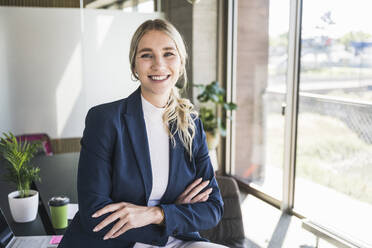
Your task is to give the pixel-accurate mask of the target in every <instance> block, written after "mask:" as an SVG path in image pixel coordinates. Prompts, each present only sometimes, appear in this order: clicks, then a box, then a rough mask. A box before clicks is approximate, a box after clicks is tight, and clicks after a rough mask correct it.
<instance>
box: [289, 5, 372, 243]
mask: <svg viewBox="0 0 372 248" xmlns="http://www.w3.org/2000/svg"><path fill="white" fill-rule="evenodd" d="M371 8H372V3H370V2H368V1H362V0H355V1H347V0H339V1H337V4H335V2H334V1H331V0H322V1H314V0H312V1H309V0H305V1H303V16H302V18H303V19H302V37H301V70H300V92H299V113H298V133H297V161H296V188H295V198H294V199H295V208H296V209H298V211H299V212H302V213H304V215H305V216H307V217H309V218H311V219H313V220H316V221H317V222H319V223H322V224H325V225H328V226H329V227H332V228H334V229H336V230H338V231H340V232H343V233H347V234H348V235H350V236H352V237H354V238H356V239H359V240H362V241H365V242H368V243H369V245H372V237H371V235H370V230H371V229H372V224H371V223H372V181H371V178H372V129H371V127H372V30H371V27H370V23H372V17H371V15H370V13H369V11H367V10H368V9H371ZM350 10H352V11H350Z"/></svg>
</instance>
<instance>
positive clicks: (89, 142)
mask: <svg viewBox="0 0 372 248" xmlns="http://www.w3.org/2000/svg"><path fill="white" fill-rule="evenodd" d="M195 124H196V135H195V138H194V141H193V147H192V150H193V157H192V159H191V160H190V157H189V155H188V153H187V152H186V149H184V147H183V145H182V143H181V141H180V139H179V138H178V134H176V135H175V139H176V146H175V147H174V146H173V144H172V143H171V141H170V146H169V149H170V158H169V182H168V187H167V189H166V191H165V194H164V196H163V197H162V199H161V201H160V205H159V206H160V207H162V208H163V210H164V214H165V225H164V226H161V225H155V224H151V225H148V226H144V227H141V228H135V229H131V230H129V231H127V232H126V233H124V234H122V235H121V236H119V237H117V238H115V239H109V240H103V236H104V235H105V234H106V233H107V232H108V231H109V230H110V229H111V228H112V227H113V225H114V223H112V224H110V225H108V226H107V227H106V228H103V229H102V230H101V231H99V232H93V231H92V230H93V228H94V227H95V226H96V225H97V224H98V223H100V222H101V221H102V220H103V219H104V218H106V217H107V216H108V215H109V214H106V215H104V216H101V217H99V218H92V217H91V216H92V214H93V213H94V212H96V211H97V210H99V209H101V208H103V207H104V206H106V205H108V204H110V203H116V202H123V201H124V202H130V203H133V204H136V205H142V206H147V203H148V200H149V197H150V193H151V189H152V171H151V167H150V166H151V162H150V153H149V145H148V141H147V135H146V127H145V121H144V117H143V111H142V102H141V90H140V88H138V89H137V90H136V91H135V92H134V93H132V94H131V95H130V96H129V97H128V98H125V99H122V100H119V101H116V102H112V103H107V104H103V105H99V106H96V107H93V108H92V109H90V110H89V112H88V114H87V117H86V123H85V130H84V134H83V138H82V140H81V145H82V149H81V152H80V160H79V169H78V199H79V200H78V201H79V212H78V213H77V214H76V215H75V217H74V219H73V220H72V222H71V223H70V225H69V227H68V229H67V230H66V233H65V235H64V237H63V239H62V241H61V243H60V245H59V247H62V248H65V247H68V248H71V247H90V248H95V247H97V248H105V247H110V248H111V247H112V248H114V247H120V248H126V247H133V245H134V244H135V242H141V243H146V244H152V245H156V246H164V245H165V244H166V243H167V240H168V237H169V236H174V237H176V238H178V239H182V240H199V241H201V240H205V239H203V238H201V237H200V235H199V233H198V230H204V229H209V228H212V227H214V226H216V225H217V223H218V222H219V221H220V219H221V216H222V214H223V201H222V198H221V195H220V190H219V188H218V185H217V182H216V179H215V177H214V171H213V168H212V165H211V162H210V159H209V155H208V148H207V144H206V138H205V133H204V131H203V126H202V123H201V121H200V119H196V120H195ZM199 177H202V178H203V181H204V180H210V185H209V186H208V187H212V188H213V191H212V193H211V194H210V195H209V198H208V201H206V202H200V203H194V204H182V205H178V204H175V203H174V202H175V201H176V199H177V197H178V196H179V195H180V194H181V193H182V192H183V191H184V190H185V189H186V187H187V186H188V185H189V184H191V183H192V182H193V181H194V180H195V179H197V178H199ZM208 187H207V188H208Z"/></svg>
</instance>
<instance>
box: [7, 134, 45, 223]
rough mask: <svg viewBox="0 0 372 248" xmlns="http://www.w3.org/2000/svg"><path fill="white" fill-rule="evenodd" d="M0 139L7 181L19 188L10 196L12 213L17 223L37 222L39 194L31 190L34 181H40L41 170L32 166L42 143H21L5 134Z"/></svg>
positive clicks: (10, 135)
mask: <svg viewBox="0 0 372 248" xmlns="http://www.w3.org/2000/svg"><path fill="white" fill-rule="evenodd" d="M3 135H4V137H2V138H1V139H0V154H1V155H2V157H3V158H4V159H5V160H6V161H7V162H8V163H7V173H6V175H5V179H6V180H7V181H10V182H13V183H15V184H16V186H17V191H14V192H12V193H10V194H9V195H8V200H9V206H10V212H11V214H12V216H13V219H14V221H15V222H29V221H33V220H35V218H36V216H37V210H38V205H39V193H38V192H37V191H35V190H31V189H30V185H31V182H32V181H40V176H39V172H40V168H38V167H34V166H32V165H31V164H30V161H31V159H32V158H33V157H34V155H35V154H36V153H37V151H38V149H39V147H40V143H29V142H27V141H23V142H19V141H18V140H17V138H16V137H15V136H14V135H13V134H12V133H10V132H9V133H8V134H6V133H3Z"/></svg>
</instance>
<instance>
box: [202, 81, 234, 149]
mask: <svg viewBox="0 0 372 248" xmlns="http://www.w3.org/2000/svg"><path fill="white" fill-rule="evenodd" d="M195 87H197V88H199V89H200V90H201V93H200V94H199V95H198V96H197V99H198V101H199V102H200V103H201V106H200V109H199V117H200V120H201V121H202V122H203V126H204V131H205V133H206V136H207V143H208V148H209V150H214V149H216V147H217V146H218V141H219V135H221V136H223V137H225V136H226V121H225V120H226V119H221V118H220V117H218V116H217V109H218V107H219V106H221V107H222V109H223V110H224V111H226V112H225V113H226V118H230V116H229V112H228V111H231V110H235V109H236V108H237V105H236V104H235V103H232V102H226V93H225V90H224V89H223V88H221V87H220V86H219V85H218V82H217V81H213V82H211V83H210V84H208V85H201V84H196V85H195Z"/></svg>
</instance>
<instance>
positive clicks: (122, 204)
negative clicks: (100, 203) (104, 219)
mask: <svg viewBox="0 0 372 248" xmlns="http://www.w3.org/2000/svg"><path fill="white" fill-rule="evenodd" d="M125 205H126V203H125V202H119V203H113V204H109V205H107V206H105V207H103V208H101V209H100V210H98V211H97V212H95V213H94V214H93V215H92V217H93V218H97V217H100V216H102V215H104V214H107V213H111V212H114V211H116V210H118V209H120V208H123V207H125Z"/></svg>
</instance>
